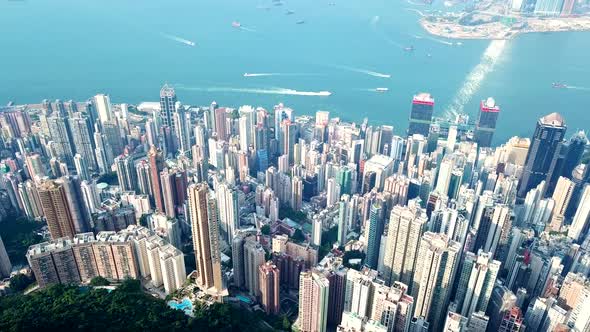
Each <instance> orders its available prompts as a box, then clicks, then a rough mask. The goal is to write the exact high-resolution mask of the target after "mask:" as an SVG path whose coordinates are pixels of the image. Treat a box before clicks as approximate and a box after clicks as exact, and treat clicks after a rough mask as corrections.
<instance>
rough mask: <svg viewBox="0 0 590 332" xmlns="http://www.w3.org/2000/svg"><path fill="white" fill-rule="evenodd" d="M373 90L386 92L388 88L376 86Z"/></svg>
mask: <svg viewBox="0 0 590 332" xmlns="http://www.w3.org/2000/svg"><path fill="white" fill-rule="evenodd" d="M375 91H377V92H387V91H389V88H377V89H375Z"/></svg>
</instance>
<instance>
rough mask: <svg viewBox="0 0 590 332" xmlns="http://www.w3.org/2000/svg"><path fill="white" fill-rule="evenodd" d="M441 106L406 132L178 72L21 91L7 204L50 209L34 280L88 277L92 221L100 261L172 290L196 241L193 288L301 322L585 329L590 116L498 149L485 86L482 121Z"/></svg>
mask: <svg viewBox="0 0 590 332" xmlns="http://www.w3.org/2000/svg"><path fill="white" fill-rule="evenodd" d="M434 111H435V100H434V98H433V97H432V96H431V95H430V94H428V93H420V94H417V95H416V96H414V98H413V99H412V101H411V104H410V114H409V118H408V122H409V125H408V127H407V128H403V129H395V130H394V128H393V127H392V126H388V125H381V126H373V125H370V124H369V122H368V120H366V119H365V120H364V121H363V122H362V123H352V122H346V121H343V120H342V119H340V118H337V117H330V113H329V112H326V111H318V112H316V114H315V117H312V116H295V113H294V111H293V110H292V109H291V108H289V107H286V106H285V105H283V104H279V105H276V106H275V107H273V108H272V109H271V110H266V109H264V108H261V107H258V108H253V107H251V106H242V107H239V108H238V109H233V108H229V107H220V106H219V105H218V104H217V103H215V102H214V103H212V104H211V105H209V106H206V107H192V106H187V105H183V104H182V103H180V102H179V101H178V100H177V97H176V93H175V91H174V89H173V88H172V87H171V86H168V85H166V86H164V87H163V88H162V89H161V91H160V102H159V103H143V104H140V105H138V106H132V105H126V104H121V105H112V104H111V103H110V100H109V98H108V96H105V95H98V96H96V97H94V98H93V99H92V100H91V101H89V102H87V103H74V102H65V103H64V102H60V101H57V102H44V103H43V104H41V105H26V106H12V107H10V108H9V109H8V110H6V111H5V112H3V113H0V126H1V127H2V131H1V134H2V138H3V140H4V145H5V146H9V147H10V148H11V149H12V150H13V152H14V153H13V156H12V157H10V158H5V159H3V160H2V161H1V163H2V164H3V165H4V169H5V170H6V172H5V173H4V174H3V175H2V177H1V179H2V181H0V183H1V184H2V186H3V187H2V188H3V189H4V191H5V192H6V193H7V195H8V196H9V197H10V200H11V205H12V209H14V210H16V211H17V212H20V213H22V214H24V215H26V216H29V217H31V218H37V219H42V220H45V221H46V222H47V224H48V226H49V232H50V234H51V237H52V239H53V242H50V243H48V244H43V245H40V246H38V247H32V248H31V250H30V251H29V259H30V262H31V265H32V266H34V265H35V264H37V267H34V269H33V270H38V272H35V274H37V273H39V274H40V276H39V278H40V279H43V278H44V275H47V276H51V278H53V279H51V278H49V277H47V278H49V279H48V280H52V282H56V280H57V282H69V280H70V279H73V280H76V281H77V280H78V279H79V282H85V281H87V280H88V276H89V275H90V274H89V273H88V272H87V271H88V269H89V268H87V267H86V266H87V265H84V262H86V261H85V260H83V259H81V258H77V257H76V255H75V253H76V250H78V249H75V248H78V247H79V246H80V245H81V244H79V243H77V242H80V241H81V240H79V239H78V237H79V236H81V235H80V234H87V233H89V232H90V233H91V234H96V235H95V237H94V238H93V239H94V240H93V241H95V242H92V241H90V242H92V246H91V247H92V248H93V249H92V253H93V254H92V255H90V254H87V255H86V257H94V262H95V264H96V273H95V274H96V275H101V276H108V277H109V278H111V279H114V280H120V279H122V278H125V277H128V276H131V277H138V278H146V279H150V280H152V282H154V281H153V280H156V281H155V285H158V284H160V282H159V281H158V280H161V283H163V284H164V288H165V290H166V291H167V292H169V291H171V290H173V289H176V288H178V287H180V285H179V283H177V282H176V281H177V280H180V279H184V276H183V277H182V278H180V276H182V275H183V273H184V271H182V269H181V268H180V266H183V264H181V263H180V258H165V259H164V258H162V257H168V256H167V255H166V253H168V252H169V251H170V252H176V253H178V251H174V250H178V249H181V248H188V247H190V246H191V245H192V250H193V251H194V257H195V261H196V264H195V265H196V269H195V271H193V272H191V273H190V279H191V280H193V281H194V282H195V284H196V285H197V286H198V288H199V289H200V291H202V292H204V293H206V294H207V295H208V296H210V298H212V299H214V300H216V301H220V302H223V301H226V300H235V299H238V300H240V299H241V300H244V299H245V298H247V299H248V303H252V302H254V303H259V304H261V307H262V309H263V310H265V311H266V312H267V313H269V314H278V315H280V314H284V313H285V312H295V311H297V312H298V315H297V319H296V320H295V319H293V320H294V321H295V322H294V323H295V324H294V326H295V328H296V329H298V330H300V331H309V332H316V331H326V330H328V329H331V330H334V329H336V330H338V331H341V332H345V331H351V332H352V331H361V332H362V331H379V332H380V331H388V332H391V331H396V332H397V331H403V332H408V331H443V330H444V331H524V329H525V327H526V328H527V330H528V329H538V330H541V331H554V330H570V331H588V330H589V329H590V312H588V311H589V310H590V305H589V302H588V301H589V297H588V296H587V294H588V293H589V292H588V290H589V289H590V288H589V283H588V278H589V277H590V233H589V232H588V230H589V228H590V185H589V184H590V167H588V166H587V165H586V164H584V163H583V162H582V159H583V156H584V154H585V152H586V151H587V148H588V140H587V138H586V135H585V133H584V132H582V131H579V132H575V133H574V134H573V135H572V136H570V137H566V131H567V126H566V123H565V119H563V117H562V116H561V115H560V114H558V113H552V114H548V115H545V116H543V117H541V118H540V119H538V121H537V123H536V125H535V126H534V128H533V124H531V129H534V130H533V135H532V136H531V137H530V138H521V137H513V138H511V139H509V140H508V141H507V142H505V143H503V144H500V145H498V146H496V147H493V146H494V145H495V144H496V142H495V138H494V136H495V131H496V126H497V123H498V118H499V116H500V115H501V113H502V110H501V108H500V106H499V105H498V104H497V103H496V101H495V100H494V99H493V98H488V99H486V100H483V101H482V102H481V103H480V105H479V109H478V110H477V118H476V119H475V120H472V119H470V118H469V116H467V115H465V114H454V115H452V117H451V118H448V117H446V118H436V117H434ZM32 115H35V116H37V117H38V118H39V120H35V121H33V120H32V118H30V117H31V116H32ZM79 122H83V123H85V124H86V125H85V126H83V125H81V124H80V123H79ZM84 128H85V129H84ZM92 129H93V132H94V134H93V135H90V133H91V132H92ZM83 142H86V143H83ZM111 170H112V171H113V172H114V173H115V174H112V173H111ZM108 178H110V181H111V182H116V184H113V185H108V184H107V183H105V182H106V179H108ZM115 178H116V179H115ZM103 181H105V182H103ZM140 220H142V222H145V224H147V229H149V232H152V233H150V235H149V236H148V235H146V236H145V238H146V240H145V248H146V249H145V250H144V249H142V248H144V247H142V246H141V245H136V242H137V241H139V240H137V239H136V238H137V237H138V236H139V235H137V234H139V233H140V232H138V231H134V230H135V229H137V227H138V226H136V224H137V223H138V222H139V221H140ZM143 229H145V228H143ZM147 229H146V231H148V230H147ZM134 232H135V233H134ZM91 234H87V235H85V236H88V237H89V238H92V235H91ZM104 234H107V235H104ZM105 237H106V238H108V239H109V240H105V239H104V238H105ZM111 237H112V240H110V238H111ZM121 238H126V239H128V240H121ZM150 238H151V239H153V241H156V243H158V241H163V242H164V243H168V242H169V243H170V244H171V245H167V244H161V245H158V248H157V249H156V248H152V247H151V246H152V243H153V241H151V240H150V241H148V240H147V239H150ZM77 239H78V240H77ZM159 239H162V240H159ZM164 239H165V240H164ZM76 241H77V242H76ZM125 241H127V242H125ZM82 242H85V241H82ZM120 242H123V244H119V243H120ZM101 243H108V246H109V248H110V251H108V250H106V249H104V250H106V252H107V253H110V254H108V255H111V254H112V261H111V260H110V258H109V257H111V256H108V255H107V256H100V255H102V254H101V251H98V248H101ZM125 243H128V244H125ZM95 246H96V248H97V249H96V250H95V249H94V248H95ZM41 248H44V249H41ZM63 248H66V249H65V250H64V249H63ZM125 248H130V249H125ZM150 248H152V249H150ZM162 248H168V249H162ZM174 248H176V249H174ZM124 249H125V250H127V252H128V254H126V251H125V250H124ZM150 250H151V251H150ZM62 252H65V253H64V254H63V255H62ZM47 253H49V254H47ZM53 253H55V255H54V254H53ZM70 253H71V254H70ZM144 253H146V254H145V255H144ZM35 255H40V257H44V260H43V261H42V262H43V264H40V263H38V262H36V261H35V260H34V258H35V257H36V256H35ZM68 255H69V256H68ZM105 255H106V254H105ZM117 255H118V256H117ZM170 255H171V257H177V256H175V255H174V254H170ZM115 256H117V257H118V258H116V257H115ZM68 257H70V258H68ZM150 257H152V258H151V259H152V260H151V261H150ZM180 257H181V256H180ZM144 258H145V259H144ZM155 258H160V259H159V260H158V261H159V262H160V269H159V270H158V269H157V268H156V269H154V270H152V265H153V264H155V263H153V262H152V261H155ZM90 261H92V259H91V258H90ZM46 262H51V264H49V263H47V264H46ZM107 262H112V264H110V263H109V264H110V265H108V266H110V268H111V269H110V270H109V271H111V272H109V273H110V274H109V273H107V272H105V271H106V268H105V267H104V266H106V264H107ZM88 264H90V265H89V266H93V265H92V264H93V263H88ZM64 266H67V267H72V269H65V268H63V267H64ZM81 266H82V268H81ZM99 266H102V267H100V268H99ZM58 267H59V268H58ZM74 267H75V269H74ZM164 268H166V269H169V270H166V271H173V272H174V276H173V277H171V274H169V273H168V272H165V271H164ZM41 269H47V272H41ZM158 271H160V274H158ZM180 272H183V273H180ZM184 274H185V273H184ZM160 275H161V277H160ZM165 275H166V276H167V277H164V276H165ZM185 276H186V274H185ZM62 279H63V281H62ZM47 283H50V282H47ZM297 296H298V301H296V300H295V297H297ZM295 302H297V303H295ZM292 318H294V317H292Z"/></svg>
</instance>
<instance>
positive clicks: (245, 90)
mask: <svg viewBox="0 0 590 332" xmlns="http://www.w3.org/2000/svg"><path fill="white" fill-rule="evenodd" d="M175 87H176V88H177V89H179V90H187V91H203V92H231V93H250V94H265V95H289V96H308V97H328V96H330V95H332V93H331V92H330V91H298V90H293V89H285V88H275V89H250V88H228V87H209V88H198V87H186V86H182V85H176V86H175Z"/></svg>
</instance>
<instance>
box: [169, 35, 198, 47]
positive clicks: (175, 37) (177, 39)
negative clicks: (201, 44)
mask: <svg viewBox="0 0 590 332" xmlns="http://www.w3.org/2000/svg"><path fill="white" fill-rule="evenodd" d="M161 35H162V36H163V37H164V38H168V39H170V40H173V41H176V42H179V43H182V44H185V45H188V46H195V42H193V41H190V40H188V39H184V38H180V37H178V36H174V35H169V34H167V33H161Z"/></svg>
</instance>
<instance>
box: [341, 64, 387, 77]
mask: <svg viewBox="0 0 590 332" xmlns="http://www.w3.org/2000/svg"><path fill="white" fill-rule="evenodd" d="M334 67H335V68H338V69H342V70H347V71H351V72H354V73H359V74H365V75H369V76H373V77H379V78H391V75H389V74H383V73H378V72H376V71H372V70H367V69H362V68H355V67H350V66H334Z"/></svg>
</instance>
